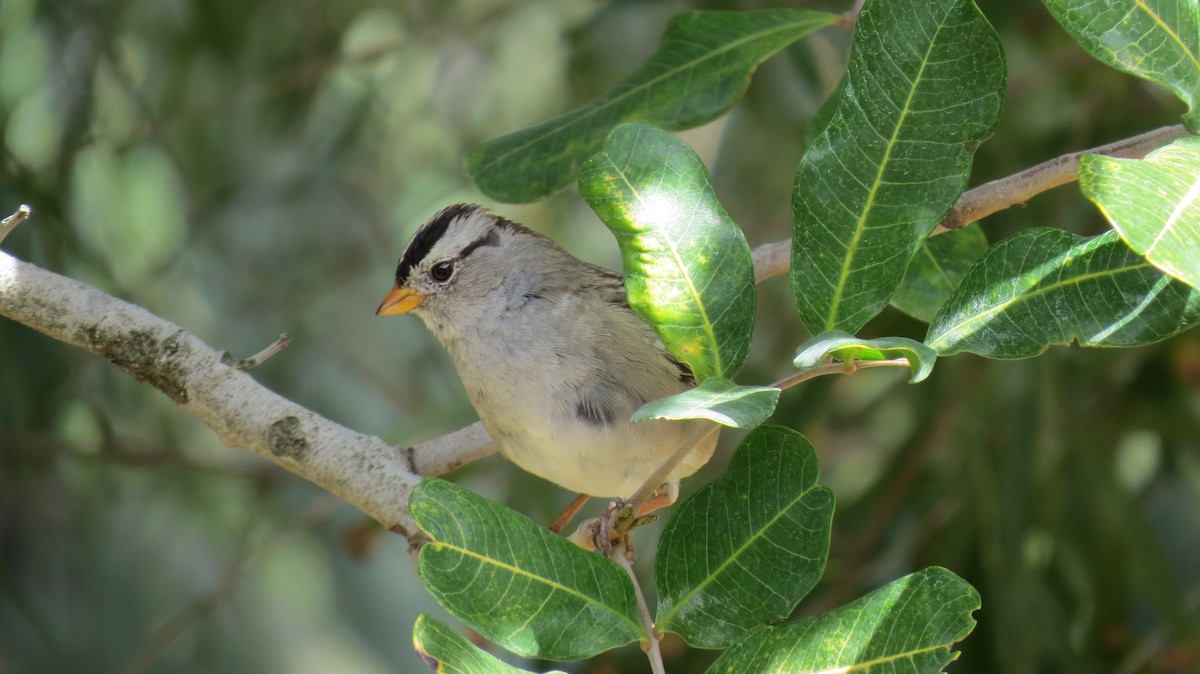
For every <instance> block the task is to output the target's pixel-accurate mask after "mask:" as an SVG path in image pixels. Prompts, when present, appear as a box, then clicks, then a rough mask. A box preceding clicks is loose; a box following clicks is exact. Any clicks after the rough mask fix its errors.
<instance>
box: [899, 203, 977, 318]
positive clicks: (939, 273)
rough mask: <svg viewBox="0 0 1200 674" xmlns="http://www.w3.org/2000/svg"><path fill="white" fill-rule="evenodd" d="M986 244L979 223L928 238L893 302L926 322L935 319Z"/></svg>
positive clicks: (910, 264)
mask: <svg viewBox="0 0 1200 674" xmlns="http://www.w3.org/2000/svg"><path fill="white" fill-rule="evenodd" d="M987 247H988V241H987V237H986V236H984V234H983V229H981V228H980V227H979V225H978V224H970V225H967V226H966V227H963V228H962V229H956V230H952V231H949V232H946V233H945V234H941V235H939V236H934V237H930V238H928V239H925V243H924V244H923V245H922V246H921V249H920V250H919V251H917V254H916V256H914V257H913V259H912V262H910V263H909V265H908V271H907V272H905V274H904V280H903V281H902V282H901V283H900V287H899V288H897V289H896V294H895V296H893V297H892V306H894V307H896V308H897V309H899V310H900V311H903V312H904V313H906V314H908V315H909V316H912V317H913V318H916V319H919V320H922V321H925V322H926V323H928V322H929V321H932V320H933V317H934V316H935V315H937V312H938V309H941V308H942V304H944V303H945V302H946V300H948V299H950V295H951V294H952V293H953V292H954V289H955V288H957V287H958V284H959V283H961V282H962V280H963V278H964V277H965V276H966V275H967V272H968V271H970V269H971V267H972V265H974V264H975V262H976V261H977V260H978V259H979V258H981V257H983V254H984V253H986V252H987Z"/></svg>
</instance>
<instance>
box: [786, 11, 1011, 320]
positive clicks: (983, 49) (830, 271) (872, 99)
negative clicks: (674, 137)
mask: <svg viewBox="0 0 1200 674" xmlns="http://www.w3.org/2000/svg"><path fill="white" fill-rule="evenodd" d="M1004 86H1005V63H1004V54H1003V52H1002V51H1001V47H1000V42H999V40H998V38H997V37H996V34H995V32H994V31H993V30H992V27H991V25H990V24H988V22H987V20H986V19H984V18H983V15H982V14H980V13H979V10H978V9H977V8H976V7H975V5H974V3H972V2H970V0H871V1H870V2H868V3H867V4H866V6H865V8H864V9H863V11H862V13H861V14H860V15H859V18H858V24H857V27H856V29H855V35H854V46H853V51H852V53H851V57H850V65H849V69H848V70H847V72H846V75H845V77H844V79H843V81H842V85H841V98H840V102H839V104H838V106H837V109H836V111H835V112H834V113H833V116H832V118H831V119H830V120H829V122H828V123H827V124H826V125H825V127H824V131H823V132H822V133H821V134H820V135H819V136H817V137H816V138H815V139H813V141H812V144H811V145H810V147H809V149H808V151H807V152H806V153H805V155H804V158H803V159H802V160H801V161H800V168H799V170H798V171H797V174H796V184H795V189H794V191H793V193H792V210H793V215H794V217H795V232H794V236H793V239H792V267H791V270H792V271H791V278H792V291H793V294H794V295H795V298H796V305H797V307H798V308H799V309H800V315H801V318H803V319H804V323H805V324H806V325H807V326H808V328H809V331H810V332H813V333H818V332H825V331H828V330H833V329H843V330H848V331H851V332H853V331H856V330H857V329H858V328H859V327H861V326H862V325H863V324H864V323H866V322H867V321H868V320H870V319H871V318H872V317H873V316H875V315H876V314H877V313H878V312H879V311H880V310H882V309H883V308H884V307H885V306H887V303H888V302H889V301H890V300H891V298H892V295H893V294H894V293H895V292H896V288H897V287H898V286H899V284H900V281H901V279H903V278H904V272H905V269H906V268H907V266H908V263H909V260H910V259H911V258H912V256H913V255H914V254H915V253H916V252H917V250H918V248H920V246H921V243H922V242H923V241H924V239H925V236H926V235H927V234H929V232H930V231H932V229H933V228H934V227H935V226H936V225H937V223H938V222H939V221H940V220H941V218H942V216H943V215H944V214H945V213H946V211H947V210H948V209H949V208H950V206H951V205H952V204H953V203H954V200H955V199H956V198H957V197H958V195H959V194H960V193H961V192H962V190H963V187H964V186H965V184H966V180H967V177H968V174H969V173H970V169H971V160H972V157H973V156H974V153H975V148H976V147H978V146H979V144H980V143H981V142H983V140H984V139H985V138H987V137H988V136H990V135H991V133H992V131H993V129H994V128H995V126H996V122H997V120H998V119H999V115H1000V106H1001V102H1002V100H1003V95H1004Z"/></svg>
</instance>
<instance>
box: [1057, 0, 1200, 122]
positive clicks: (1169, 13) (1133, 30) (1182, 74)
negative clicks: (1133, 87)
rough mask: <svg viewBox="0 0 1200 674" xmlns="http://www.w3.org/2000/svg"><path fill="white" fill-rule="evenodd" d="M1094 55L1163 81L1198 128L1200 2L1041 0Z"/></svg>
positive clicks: (1133, 72) (1187, 119) (1137, 74)
mask: <svg viewBox="0 0 1200 674" xmlns="http://www.w3.org/2000/svg"><path fill="white" fill-rule="evenodd" d="M1043 2H1044V3H1045V5H1046V8H1047V9H1049V10H1050V13H1051V14H1053V15H1054V18H1055V19H1057V20H1058V22H1059V23H1060V24H1062V27H1063V28H1065V29H1066V31H1067V32H1068V33H1070V34H1071V37H1073V38H1075V41H1076V42H1078V43H1079V44H1080V45H1082V46H1083V48H1084V49H1086V50H1087V52H1088V53H1089V54H1091V55H1092V57H1093V58H1095V59H1096V60H1098V61H1100V62H1101V63H1104V64H1106V65H1109V66H1111V67H1113V68H1116V69H1117V70H1120V71H1122V72H1126V73H1129V74H1130V75H1133V76H1135V77H1140V78H1142V79H1144V80H1149V81H1151V82H1154V83H1156V84H1160V85H1162V86H1164V87H1166V88H1168V89H1170V90H1171V91H1172V92H1174V93H1175V95H1176V96H1178V97H1179V98H1180V99H1181V100H1183V102H1184V103H1187V106H1188V113H1187V114H1186V115H1184V118H1183V119H1184V123H1185V124H1187V126H1188V128H1190V129H1191V130H1192V131H1193V132H1200V108H1197V102H1200V5H1197V3H1196V0H1043Z"/></svg>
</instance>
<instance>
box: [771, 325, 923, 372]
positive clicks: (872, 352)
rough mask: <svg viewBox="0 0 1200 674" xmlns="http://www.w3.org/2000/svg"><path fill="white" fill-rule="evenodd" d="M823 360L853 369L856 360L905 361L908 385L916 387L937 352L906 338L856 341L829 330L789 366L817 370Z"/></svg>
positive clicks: (840, 332) (839, 331) (809, 345)
mask: <svg viewBox="0 0 1200 674" xmlns="http://www.w3.org/2000/svg"><path fill="white" fill-rule="evenodd" d="M826 358H832V359H833V360H836V361H840V362H843V363H846V365H847V366H848V367H853V366H854V362H855V361H858V360H894V359H896V358H904V359H906V360H908V367H909V370H910V371H911V372H912V376H911V377H909V380H908V381H909V382H910V383H913V384H915V383H917V382H919V381H921V380H923V379H925V378H926V377H928V376H929V373H930V372H933V363H934V361H936V360H937V352H936V351H934V350H933V349H931V348H929V347H928V346H925V345H924V344H922V343H920V342H917V341H913V340H911V339H907V338H905V337H880V338H877V339H859V338H858V337H855V336H854V335H852V334H850V333H848V332H844V331H842V330H832V331H830V332H826V333H825V334H822V335H817V336H815V337H813V338H812V339H810V340H808V341H807V342H805V343H804V344H802V345H801V346H800V349H799V351H798V352H797V353H796V358H795V360H793V361H792V363H793V364H794V365H795V366H796V367H798V368H800V369H801V370H804V369H808V368H810V367H816V366H817V365H820V364H821V363H823V362H825V359H826Z"/></svg>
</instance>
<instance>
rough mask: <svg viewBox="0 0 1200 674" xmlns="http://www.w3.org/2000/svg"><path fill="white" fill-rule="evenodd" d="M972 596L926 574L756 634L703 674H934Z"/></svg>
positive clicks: (959, 585)
mask: <svg viewBox="0 0 1200 674" xmlns="http://www.w3.org/2000/svg"><path fill="white" fill-rule="evenodd" d="M979 605H980V604H979V593H978V592H976V591H975V588H973V587H971V586H970V584H968V583H967V582H966V581H965V580H963V579H961V578H959V577H958V576H956V575H954V574H953V573H951V572H949V571H947V570H945V569H941V568H937V567H933V568H929V569H925V570H923V571H918V572H917V573H914V574H910V575H908V576H905V577H903V578H901V579H899V580H896V581H893V582H891V583H889V584H888V585H885V586H884V587H882V588H880V589H878V590H875V591H874V592H872V593H870V594H868V595H867V596H865V597H863V598H862V599H859V600H857V601H853V602H850V603H849V604H846V605H845V606H842V607H841V608H837V609H834V610H832V611H830V612H829V613H825V614H823V615H819V616H816V617H813V618H808V619H806V620H801V621H800V622H797V623H793V624H790V625H785V626H782V627H772V628H768V629H763V630H759V631H757V632H755V633H753V634H751V635H750V636H749V637H748V638H746V640H744V641H742V642H741V643H740V644H738V645H736V646H734V647H733V648H731V649H729V650H728V651H726V652H725V653H724V655H722V656H721V657H720V658H719V659H718V660H717V661H716V662H714V663H713V665H712V667H710V668H709V670H708V671H709V674H718V673H719V674H735V673H736V674H742V673H743V672H788V673H789V674H804V673H806V672H814V673H815V672H833V671H837V672H856V673H861V674H868V673H871V672H879V673H880V674H884V673H886V674H910V673H911V674H918V673H925V672H940V671H942V668H944V667H945V666H946V665H947V664H949V663H950V662H951V661H952V660H954V659H955V658H956V657H958V654H957V653H953V652H951V651H950V646H951V645H953V644H954V643H955V642H957V641H961V640H962V639H963V638H964V637H966V636H967V635H968V634H970V633H971V630H972V629H974V628H975V620H974V619H973V618H972V617H971V613H972V612H974V611H976V610H977V609H979Z"/></svg>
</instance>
